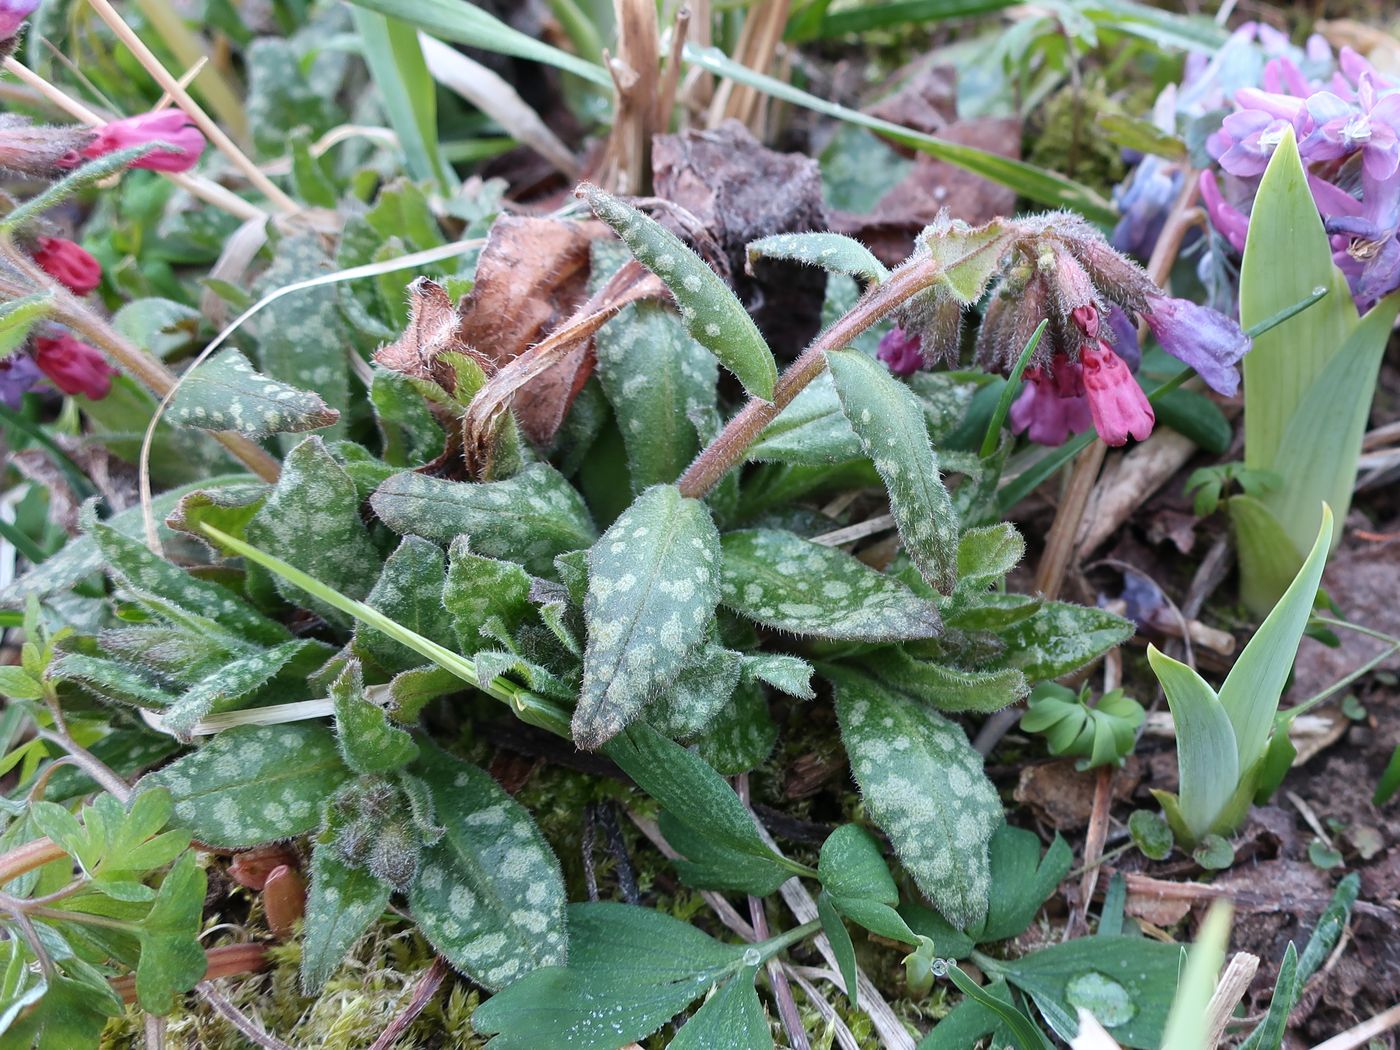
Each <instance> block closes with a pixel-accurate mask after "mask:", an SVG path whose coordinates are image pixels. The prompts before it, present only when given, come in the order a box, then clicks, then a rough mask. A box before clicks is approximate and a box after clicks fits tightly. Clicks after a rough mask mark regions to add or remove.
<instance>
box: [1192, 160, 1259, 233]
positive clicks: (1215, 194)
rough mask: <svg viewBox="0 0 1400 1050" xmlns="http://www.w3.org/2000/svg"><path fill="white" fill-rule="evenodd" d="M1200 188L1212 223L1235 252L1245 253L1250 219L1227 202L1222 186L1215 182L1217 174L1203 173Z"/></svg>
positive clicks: (1211, 172)
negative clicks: (1221, 189) (1221, 190)
mask: <svg viewBox="0 0 1400 1050" xmlns="http://www.w3.org/2000/svg"><path fill="white" fill-rule="evenodd" d="M1200 188H1201V200H1202V201H1203V202H1204V203H1205V206H1206V214H1207V215H1209V216H1210V221H1211V222H1212V223H1213V224H1214V226H1215V228H1216V229H1217V230H1219V231H1220V233H1221V235H1222V236H1223V237H1224V238H1225V239H1226V240H1227V241H1229V242H1230V246H1231V247H1232V248H1234V249H1235V251H1237V252H1243V251H1244V242H1245V236H1246V235H1247V234H1248V233H1249V219H1247V218H1246V217H1245V214H1244V212H1242V211H1240V210H1239V209H1238V208H1236V207H1235V206H1234V205H1233V204H1230V203H1229V202H1228V201H1226V200H1225V197H1224V196H1223V195H1222V194H1221V192H1220V186H1219V185H1218V184H1217V183H1216V181H1215V172H1213V171H1203V172H1201V179H1200Z"/></svg>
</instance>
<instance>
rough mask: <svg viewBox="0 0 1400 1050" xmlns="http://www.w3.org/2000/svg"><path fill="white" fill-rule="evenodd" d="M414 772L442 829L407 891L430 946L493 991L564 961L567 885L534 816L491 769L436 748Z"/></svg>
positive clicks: (427, 748)
mask: <svg viewBox="0 0 1400 1050" xmlns="http://www.w3.org/2000/svg"><path fill="white" fill-rule="evenodd" d="M413 772H414V773H415V774H417V775H418V776H419V777H421V778H422V780H423V781H424V782H425V783H426V784H427V786H428V792H429V794H430V796H431V798H432V802H433V808H434V811H435V813H436V816H437V820H438V821H439V822H440V823H441V824H442V826H443V827H444V828H445V829H446V834H444V835H443V837H442V838H441V839H440V840H438V842H437V843H436V844H434V845H432V846H429V847H428V848H426V849H425V850H424V851H423V858H422V863H421V865H420V866H419V869H418V874H417V877H416V879H415V880H414V882H413V885H412V887H411V888H410V890H409V894H408V899H409V903H410V904H411V905H412V907H413V914H414V918H415V919H417V921H418V925H419V928H420V929H422V931H423V933H424V935H425V936H426V937H427V938H428V940H429V941H431V942H432V944H433V947H435V948H436V949H437V950H438V951H440V952H441V953H442V954H443V955H444V956H445V957H446V958H447V960H448V962H450V963H452V965H453V966H455V967H456V968H458V969H459V970H461V971H462V972H464V973H466V974H469V975H470V976H471V977H472V979H473V980H475V981H477V982H478V983H480V984H482V985H484V986H485V987H486V988H489V989H491V990H496V989H499V988H502V987H504V986H505V985H507V984H509V983H510V982H511V981H514V980H515V979H516V978H518V977H521V976H523V975H524V974H526V973H527V972H529V971H530V970H532V969H534V968H535V967H538V966H558V965H561V964H562V963H563V962H564V961H565V959H566V958H567V956H568V931H567V929H566V927H565V923H564V880H563V877H562V876H561V874H560V872H559V862H558V861H557V860H556V859H555V857H554V853H553V851H552V850H551V849H550V847H549V843H548V842H546V841H545V838H544V836H543V835H542V834H541V833H540V830H539V828H537V827H536V826H535V822H534V821H533V820H532V819H531V818H530V814H529V813H528V812H527V811H526V810H525V808H524V807H522V806H521V805H520V804H519V803H518V802H516V801H515V800H514V799H513V798H511V797H510V796H509V795H507V794H506V793H505V791H503V790H502V789H501V787H500V785H498V784H497V783H496V782H495V781H494V780H492V779H491V777H490V776H488V775H487V774H486V773H483V772H482V771H481V770H479V769H477V768H476V767H475V766H473V765H470V764H468V763H466V762H462V761H460V760H458V759H455V758H453V757H452V756H450V755H448V754H446V753H445V752H442V751H439V750H438V749H437V748H435V747H433V746H432V745H429V744H426V743H425V744H424V746H423V747H422V753H421V754H420V757H419V759H418V761H417V762H416V763H414V765H413Z"/></svg>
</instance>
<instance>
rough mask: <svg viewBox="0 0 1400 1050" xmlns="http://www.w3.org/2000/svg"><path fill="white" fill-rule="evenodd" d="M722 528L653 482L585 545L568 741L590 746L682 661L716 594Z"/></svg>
mask: <svg viewBox="0 0 1400 1050" xmlns="http://www.w3.org/2000/svg"><path fill="white" fill-rule="evenodd" d="M719 562H720V549H719V533H718V532H717V531H716V530H715V525H714V522H713V521H711V520H710V512H709V510H708V509H707V508H706V507H705V505H704V504H703V503H700V502H698V501H697V500H692V499H686V498H685V497H684V496H682V495H681V494H680V490H678V489H677V488H676V487H675V486H674V485H657V486H654V487H653V488H650V489H648V490H647V491H646V492H644V493H642V494H641V495H640V496H638V497H637V499H636V500H635V501H634V502H633V504H632V505H631V506H630V507H628V508H627V509H626V510H625V511H623V512H622V515H621V516H620V517H619V518H618V519H617V521H615V522H613V524H612V527H611V528H609V529H608V531H607V532H605V533H604V534H603V536H602V537H601V538H600V539H599V540H598V542H597V543H595V544H594V545H593V548H592V550H590V551H589V554H588V595H587V597H586V598H585V600H584V604H583V615H584V620H585V622H586V623H587V626H588V645H587V648H586V649H585V651H584V656H583V690H582V692H581V694H580V696H579V703H578V707H577V709H576V710H575V711H574V719H573V730H574V741H575V742H576V743H577V744H578V745H579V746H580V747H584V748H590V749H591V748H596V747H599V746H601V745H602V744H604V743H606V742H607V741H608V740H610V739H612V737H613V736H615V735H616V734H617V733H618V731H619V730H621V729H622V728H623V727H624V726H626V725H627V724H628V723H629V722H630V721H632V720H633V719H634V718H635V717H636V716H637V715H638V714H639V713H640V712H641V710H642V707H643V705H645V704H646V702H647V701H648V700H649V699H651V698H652V697H653V696H654V695H655V694H656V693H657V691H658V690H660V689H661V688H663V687H664V686H666V685H667V684H668V683H669V682H670V681H671V680H672V679H673V678H674V677H675V676H676V675H677V674H678V673H679V672H680V670H681V668H682V667H683V666H684V665H685V662H686V658H687V656H688V654H689V653H690V650H691V649H692V648H693V647H694V646H695V645H696V643H698V642H699V641H700V640H701V639H702V638H704V636H705V631H706V628H707V626H708V624H709V622H710V618H711V617H712V616H713V615H714V611H715V604H716V603H717V602H718V600H719V579H718V573H719Z"/></svg>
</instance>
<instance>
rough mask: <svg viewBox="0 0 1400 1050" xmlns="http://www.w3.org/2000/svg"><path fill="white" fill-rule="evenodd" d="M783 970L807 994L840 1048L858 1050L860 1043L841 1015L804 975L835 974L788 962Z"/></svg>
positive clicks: (833, 975) (824, 975) (832, 975)
mask: <svg viewBox="0 0 1400 1050" xmlns="http://www.w3.org/2000/svg"><path fill="white" fill-rule="evenodd" d="M783 970H784V972H785V973H786V974H787V975H788V976H789V977H791V978H792V979H793V981H794V982H795V983H796V984H797V987H799V988H801V989H802V991H803V994H805V995H806V996H807V1001H808V1002H809V1003H811V1004H812V1007H813V1008H814V1009H815V1010H816V1011H817V1013H819V1014H821V1015H822V1020H823V1021H825V1022H826V1023H827V1025H828V1026H830V1029H831V1031H832V1032H833V1033H834V1034H835V1036H836V1042H837V1043H839V1044H840V1045H841V1050H860V1043H858V1042H857V1041H856V1037H855V1035H854V1034H852V1032H851V1030H850V1028H848V1027H847V1025H846V1022H845V1021H843V1020H841V1015H840V1014H838V1013H837V1012H836V1008H835V1007H834V1006H832V1005H831V1004H830V1003H829V1002H827V1001H826V997H825V996H824V995H822V993H821V992H820V991H818V990H817V987H816V985H814V984H813V983H812V982H811V981H809V980H808V979H807V977H806V974H807V973H814V974H816V973H819V974H822V975H823V977H826V976H830V977H835V976H836V975H835V974H833V973H831V971H830V970H816V969H810V968H808V967H805V966H792V965H790V964H788V963H784V964H783ZM832 983H833V984H834V983H835V982H834V981H833V982H832Z"/></svg>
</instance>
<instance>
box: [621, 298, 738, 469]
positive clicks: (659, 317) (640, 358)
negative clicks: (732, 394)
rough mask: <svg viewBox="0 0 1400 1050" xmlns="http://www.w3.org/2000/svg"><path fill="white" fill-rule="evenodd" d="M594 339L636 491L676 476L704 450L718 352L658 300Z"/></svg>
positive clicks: (630, 311)
mask: <svg viewBox="0 0 1400 1050" xmlns="http://www.w3.org/2000/svg"><path fill="white" fill-rule="evenodd" d="M594 342H595V344H596V345H597V349H598V379H599V380H600V381H601V382H602V385H603V391H604V393H606V394H607V397H608V401H609V402H610V403H611V404H612V407H613V414H614V417H615V418H616V420H617V428H618V430H619V431H620V432H621V434H622V443H623V445H624V446H625V447H626V449H627V464H628V467H629V470H630V473H631V476H632V489H633V491H634V492H641V491H642V490H643V489H647V488H650V487H651V486H652V485H660V484H664V483H667V482H671V481H675V480H676V478H678V477H680V475H681V472H682V471H683V470H685V468H686V466H687V465H689V463H690V461H691V460H692V459H694V458H695V454H696V453H697V452H699V451H700V439H701V431H702V429H707V420H708V418H709V417H710V416H712V415H713V414H714V411H715V384H716V382H718V379H719V370H718V369H717V368H716V367H715V359H714V358H713V357H712V356H710V354H709V353H708V352H707V351H706V350H705V348H704V347H703V346H701V345H700V344H699V343H698V342H696V340H694V339H692V338H691V337H690V335H689V334H687V332H686V330H685V327H684V326H683V325H682V324H681V321H680V318H678V317H677V316H676V315H675V314H674V313H673V312H672V311H670V310H668V309H666V308H665V307H663V306H661V305H659V304H657V303H646V302H643V303H635V304H633V305H631V306H628V307H627V308H626V309H624V310H623V311H622V312H621V313H619V314H618V315H617V316H616V317H614V318H613V319H612V320H611V321H609V322H608V323H607V324H606V325H604V326H603V328H602V329H601V330H600V331H599V332H598V334H597V336H595V337H594Z"/></svg>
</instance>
